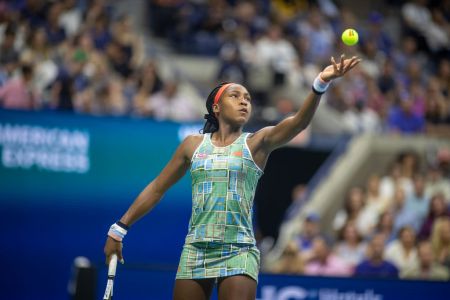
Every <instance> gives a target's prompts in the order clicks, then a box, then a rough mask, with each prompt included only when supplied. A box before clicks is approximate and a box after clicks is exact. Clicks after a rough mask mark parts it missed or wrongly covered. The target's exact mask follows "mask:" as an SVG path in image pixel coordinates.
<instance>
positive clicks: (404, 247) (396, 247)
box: [385, 227, 419, 272]
mask: <svg viewBox="0 0 450 300" xmlns="http://www.w3.org/2000/svg"><path fill="white" fill-rule="evenodd" d="M415 242H416V233H415V232H414V230H413V229H412V228H411V227H403V228H401V229H400V231H399V234H398V239H396V240H395V241H393V242H391V243H390V244H388V246H387V248H386V252H385V256H386V259H387V260H389V261H391V262H392V263H394V264H395V265H396V266H397V268H398V269H399V270H400V272H402V271H404V270H406V269H407V268H408V267H409V268H411V267H415V266H417V265H418V263H419V259H418V256H417V250H416V245H415Z"/></svg>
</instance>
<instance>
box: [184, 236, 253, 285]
mask: <svg viewBox="0 0 450 300" xmlns="http://www.w3.org/2000/svg"><path fill="white" fill-rule="evenodd" d="M258 273H259V250H258V249H257V248H256V246H254V245H248V244H223V243H209V242H203V243H194V244H185V245H184V247H183V252H182V254H181V259H180V264H179V266H178V271H177V276H176V278H177V279H202V278H218V277H226V276H232V275H238V274H245V275H248V276H250V277H251V278H253V279H254V280H255V281H258Z"/></svg>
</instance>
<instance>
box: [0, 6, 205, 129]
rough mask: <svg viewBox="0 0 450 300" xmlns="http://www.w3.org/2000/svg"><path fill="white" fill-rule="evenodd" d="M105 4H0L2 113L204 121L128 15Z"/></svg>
mask: <svg viewBox="0 0 450 300" xmlns="http://www.w3.org/2000/svg"><path fill="white" fill-rule="evenodd" d="M110 3H111V2H109V1H103V0H92V1H89V0H86V1H83V0H78V1H77V0H63V1H42V0H17V1H0V107H2V108H6V109H22V110H56V111H69V112H76V113H81V114H91V115H98V116H125V115H129V116H130V115H131V116H138V117H151V118H156V119H170V120H175V121H192V120H198V118H199V117H200V112H201V109H198V108H197V107H195V106H194V103H193V102H192V101H191V100H190V99H188V98H187V97H184V96H183V94H182V93H180V92H179V91H178V86H179V82H178V81H177V80H171V79H170V80H169V79H167V80H163V79H162V78H161V76H160V73H159V72H158V66H157V64H156V63H155V61H153V60H151V59H149V58H148V57H147V55H146V53H145V43H144V38H143V35H142V34H138V30H136V28H133V22H132V19H131V17H130V16H128V15H118V14H117V13H116V12H115V10H114V7H113V6H111V4H110Z"/></svg>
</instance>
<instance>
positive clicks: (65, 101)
mask: <svg viewBox="0 0 450 300" xmlns="http://www.w3.org/2000/svg"><path fill="white" fill-rule="evenodd" d="M87 59H88V57H87V54H86V53H85V52H84V51H82V50H77V51H75V52H74V53H73V55H72V57H71V58H70V60H69V62H68V63H67V69H66V68H61V69H60V70H59V74H58V76H57V78H56V79H55V81H54V82H53V84H52V91H51V95H52V99H51V106H52V107H53V108H55V109H57V110H61V111H73V109H74V102H75V95H76V92H80V91H83V90H84V89H85V88H87V86H88V84H89V83H88V78H87V77H86V76H85V75H84V74H83V68H84V66H85V64H86V62H87Z"/></svg>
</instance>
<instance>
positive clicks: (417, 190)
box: [405, 173, 430, 232]
mask: <svg viewBox="0 0 450 300" xmlns="http://www.w3.org/2000/svg"><path fill="white" fill-rule="evenodd" d="M429 206H430V198H429V197H427V195H426V194H425V178H424V176H423V175H422V174H420V173H418V174H416V175H415V176H414V192H413V193H412V194H410V195H407V197H406V204H405V209H406V210H407V211H410V212H411V213H412V215H413V216H414V217H413V218H414V220H415V221H414V222H412V224H410V225H411V226H412V227H413V229H414V231H415V232H419V230H420V228H421V227H422V224H423V221H424V220H425V218H426V216H427V213H428V208H429Z"/></svg>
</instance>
